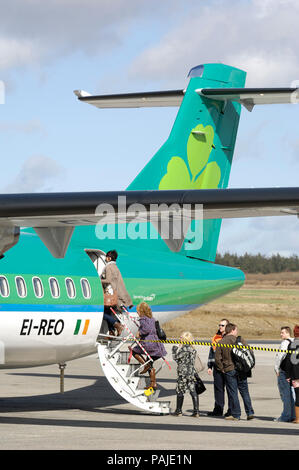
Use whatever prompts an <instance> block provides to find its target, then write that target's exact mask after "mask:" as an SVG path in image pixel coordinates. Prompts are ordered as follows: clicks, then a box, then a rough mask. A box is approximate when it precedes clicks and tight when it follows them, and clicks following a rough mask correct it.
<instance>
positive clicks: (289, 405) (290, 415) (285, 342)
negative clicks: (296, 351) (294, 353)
mask: <svg viewBox="0 0 299 470" xmlns="http://www.w3.org/2000/svg"><path fill="white" fill-rule="evenodd" d="M280 337H281V339H282V342H281V343H280V349H281V350H284V351H287V350H288V347H289V345H290V343H291V342H292V341H293V340H294V338H291V328H290V327H289V326H282V327H281V329H280ZM287 354H288V353H283V352H279V353H277V354H276V356H275V365H274V370H275V372H276V375H277V386H278V390H279V394H280V398H281V401H282V403H283V410H282V413H281V415H280V416H279V418H275V419H274V421H282V422H286V423H287V422H290V421H293V420H294V419H295V402H294V397H293V390H292V386H291V384H290V382H289V381H288V380H287V378H286V372H285V370H284V364H285V362H286V356H287Z"/></svg>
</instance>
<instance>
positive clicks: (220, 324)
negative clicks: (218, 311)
mask: <svg viewBox="0 0 299 470" xmlns="http://www.w3.org/2000/svg"><path fill="white" fill-rule="evenodd" d="M218 326H226V325H223V324H222V323H219V325H218Z"/></svg>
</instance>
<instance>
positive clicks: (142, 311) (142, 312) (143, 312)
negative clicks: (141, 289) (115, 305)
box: [137, 302, 153, 318]
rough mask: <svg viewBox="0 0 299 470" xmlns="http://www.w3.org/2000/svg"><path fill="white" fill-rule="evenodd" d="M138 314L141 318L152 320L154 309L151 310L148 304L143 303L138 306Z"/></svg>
mask: <svg viewBox="0 0 299 470" xmlns="http://www.w3.org/2000/svg"><path fill="white" fill-rule="evenodd" d="M137 312H138V315H139V316H140V317H144V316H146V317H148V318H152V317H153V314H152V309H151V308H150V306H149V305H148V304H147V303H146V302H141V303H140V304H139V305H138V306H137Z"/></svg>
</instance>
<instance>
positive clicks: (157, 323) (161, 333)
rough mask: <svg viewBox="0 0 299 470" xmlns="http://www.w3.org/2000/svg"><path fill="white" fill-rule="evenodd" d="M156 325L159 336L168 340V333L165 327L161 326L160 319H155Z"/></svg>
mask: <svg viewBox="0 0 299 470" xmlns="http://www.w3.org/2000/svg"><path fill="white" fill-rule="evenodd" d="M155 326H156V332H157V336H158V338H159V339H161V340H163V341H165V340H166V333H165V331H164V330H163V328H161V326H160V323H159V321H158V320H156V321H155Z"/></svg>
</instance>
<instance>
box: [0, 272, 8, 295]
mask: <svg viewBox="0 0 299 470" xmlns="http://www.w3.org/2000/svg"><path fill="white" fill-rule="evenodd" d="M0 295H1V296H2V297H8V296H9V284H8V281H7V279H6V277H4V276H0Z"/></svg>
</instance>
